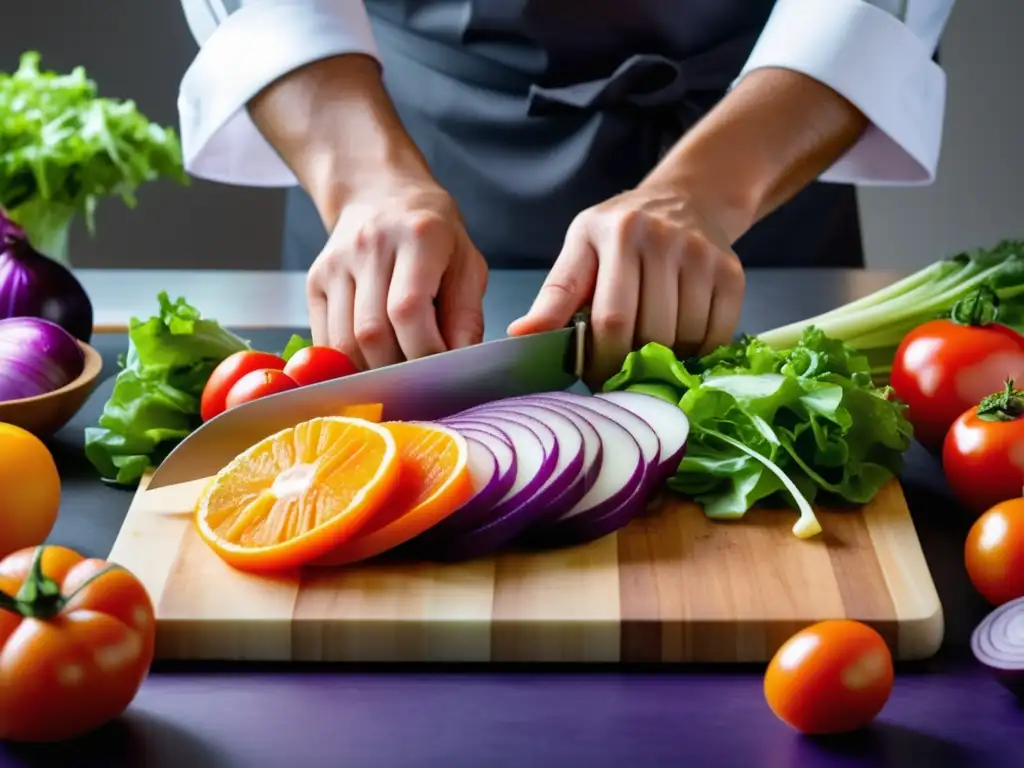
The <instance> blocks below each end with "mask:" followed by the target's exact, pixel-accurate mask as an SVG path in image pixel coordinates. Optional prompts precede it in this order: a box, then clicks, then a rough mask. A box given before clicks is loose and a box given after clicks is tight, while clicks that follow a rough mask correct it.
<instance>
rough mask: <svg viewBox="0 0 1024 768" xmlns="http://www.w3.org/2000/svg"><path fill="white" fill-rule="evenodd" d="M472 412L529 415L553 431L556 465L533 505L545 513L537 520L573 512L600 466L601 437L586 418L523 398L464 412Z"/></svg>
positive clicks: (554, 517) (500, 401) (498, 402)
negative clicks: (555, 446)
mask: <svg viewBox="0 0 1024 768" xmlns="http://www.w3.org/2000/svg"><path fill="white" fill-rule="evenodd" d="M474 413H495V414H501V413H517V414H522V415H525V416H532V417H533V418H535V419H539V420H540V421H542V422H543V423H545V424H547V425H548V426H549V427H551V429H552V430H554V433H555V438H556V439H557V441H558V454H559V456H558V466H556V468H555V471H554V472H553V473H552V475H551V477H550V478H548V482H547V484H546V485H545V487H544V488H541V489H540V490H539V491H538V492H537V496H536V497H535V499H536V500H535V502H533V503H534V504H536V505H537V506H543V507H544V510H538V514H537V519H538V520H545V519H547V520H554V519H556V518H558V517H560V516H561V515H563V514H565V513H566V512H568V511H569V510H570V509H572V508H573V507H574V506H575V505H576V503H577V502H578V501H579V500H580V499H582V498H583V497H584V495H586V493H587V491H589V490H590V489H591V487H593V485H594V481H595V480H596V479H597V472H598V471H599V470H600V466H601V465H600V460H601V454H602V445H601V436H600V435H598V434H597V430H596V429H594V427H593V426H592V425H591V424H590V423H589V422H588V421H586V419H583V418H582V417H580V416H579V415H577V414H575V413H573V412H572V411H568V410H562V411H559V410H557V409H555V408H550V407H548V406H546V405H536V404H534V403H533V402H532V401H530V400H526V399H523V398H512V399H508V400H499V401H497V402H495V403H490V404H488V405H483V406H478V407H476V408H472V409H470V410H469V411H466V412H465V415H472V414H474ZM559 488H561V490H560V491H559V490H558V489H559Z"/></svg>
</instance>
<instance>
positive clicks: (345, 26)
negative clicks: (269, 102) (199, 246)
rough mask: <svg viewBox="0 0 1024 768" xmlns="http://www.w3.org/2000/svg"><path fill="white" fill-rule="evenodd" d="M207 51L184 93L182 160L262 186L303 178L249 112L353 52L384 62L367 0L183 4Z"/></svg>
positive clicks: (188, 75) (206, 173)
mask: <svg viewBox="0 0 1024 768" xmlns="http://www.w3.org/2000/svg"><path fill="white" fill-rule="evenodd" d="M181 4H182V8H183V10H184V12H185V18H186V19H187V20H188V24H189V27H190V29H191V30H192V34H193V36H194V37H195V38H196V41H197V42H198V43H199V46H200V48H199V52H198V54H197V55H196V57H195V59H194V60H193V61H192V64H191V66H189V68H188V70H187V71H186V72H185V75H184V77H183V78H182V81H181V87H180V90H179V93H178V115H179V120H180V127H181V144H182V154H183V156H184V163H185V169H186V170H187V171H188V172H189V173H191V174H192V175H194V176H197V177H199V178H204V179H210V180H212V181H219V182H224V183H228V184H239V185H245V186H257V187H283V186H294V185H295V184H297V183H298V182H297V180H296V178H295V176H294V174H293V173H292V172H291V170H290V169H289V168H288V166H287V165H285V163H284V161H282V160H281V158H280V156H279V155H278V154H277V152H276V151H275V150H274V148H273V147H272V146H271V145H270V143H269V142H268V141H267V140H266V139H265V138H264V137H263V135H262V134H261V133H260V132H259V130H258V129H257V128H256V126H255V125H254V124H253V122H252V119H251V118H250V117H249V112H248V110H247V109H246V104H247V103H248V102H249V100H250V99H252V97H254V96H255V95H256V94H258V93H259V92H260V91H261V90H263V89H264V88H265V87H266V86H267V85H269V84H270V83H272V82H274V81H275V80H277V79H278V78H280V77H282V76H283V75H285V74H287V73H288V72H291V71H293V70H295V69H298V68H299V67H302V66H304V65H306V64H310V63H312V62H314V61H319V60H321V59H325V58H328V57H330V56H336V55H341V54H348V53H361V54H366V55H369V56H373V57H374V58H377V59H378V60H379V57H378V55H377V47H376V44H375V42H374V39H373V32H372V30H371V28H370V21H369V17H368V15H367V12H366V8H365V7H364V5H363V2H362V0H181Z"/></svg>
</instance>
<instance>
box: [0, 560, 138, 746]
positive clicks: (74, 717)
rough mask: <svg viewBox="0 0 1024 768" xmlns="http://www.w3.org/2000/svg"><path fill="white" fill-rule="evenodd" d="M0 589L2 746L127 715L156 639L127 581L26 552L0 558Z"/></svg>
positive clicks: (111, 571)
mask: <svg viewBox="0 0 1024 768" xmlns="http://www.w3.org/2000/svg"><path fill="white" fill-rule="evenodd" d="M0 590H2V592H3V594H2V595H0V609H2V610H0V739H5V740H10V741H24V742H37V741H59V740H63V739H69V738H73V737H76V736H80V735H82V734H84V733H87V732H89V731H92V730H93V729H95V728H98V727H99V726H101V725H103V724H104V723H106V722H108V721H110V720H112V719H114V718H115V717H117V716H118V715H120V714H121V713H122V712H124V710H125V709H127V708H128V705H129V704H131V702H132V700H133V699H134V698H135V695H136V693H138V690H139V687H140V686H141V685H142V681H143V680H144V679H145V677H146V674H147V672H148V671H149V666H150V664H151V663H152V661H153V651H154V643H155V635H156V622H155V621H154V618H153V604H152V602H151V601H150V599H149V595H148V594H147V593H146V589H145V587H143V586H142V584H141V582H139V580H138V579H136V578H135V576H133V575H132V574H131V573H129V572H128V571H126V570H125V569H123V568H121V567H119V566H116V565H113V564H109V563H106V562H104V561H103V560H95V559H85V558H83V557H82V556H81V555H79V554H78V553H76V552H73V551H71V550H70V549H65V548H64V547H33V548H29V549H23V550H21V551H19V552H15V553H14V554H12V555H9V556H8V557H6V558H4V559H3V560H2V561H0Z"/></svg>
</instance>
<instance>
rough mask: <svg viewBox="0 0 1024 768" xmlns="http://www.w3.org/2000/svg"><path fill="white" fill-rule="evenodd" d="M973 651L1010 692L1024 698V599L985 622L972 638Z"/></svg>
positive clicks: (996, 611)
mask: <svg viewBox="0 0 1024 768" xmlns="http://www.w3.org/2000/svg"><path fill="white" fill-rule="evenodd" d="M971 651H972V652H973V653H974V657H975V658H976V659H977V660H978V661H980V662H981V663H982V664H984V665H985V666H986V667H988V669H989V671H991V672H992V674H994V675H995V677H996V679H997V680H998V681H999V682H1000V683H1002V684H1003V686H1005V687H1006V689H1007V690H1009V691H1010V692H1012V693H1013V694H1015V695H1016V696H1019V697H1022V698H1024V597H1019V598H1017V599H1016V600H1011V601H1010V602H1008V603H1004V604H1003V605H1000V606H999V607H998V608H996V609H995V610H994V611H992V612H991V613H989V614H988V616H986V617H985V618H984V619H982V621H981V623H980V624H979V625H978V626H977V627H976V628H975V630H974V632H973V633H972V635H971Z"/></svg>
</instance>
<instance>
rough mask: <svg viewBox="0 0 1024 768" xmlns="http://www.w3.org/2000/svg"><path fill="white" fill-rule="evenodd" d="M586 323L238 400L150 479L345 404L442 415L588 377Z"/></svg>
mask: <svg viewBox="0 0 1024 768" xmlns="http://www.w3.org/2000/svg"><path fill="white" fill-rule="evenodd" d="M585 331H586V323H585V320H584V319H582V318H579V319H577V320H576V321H575V322H574V324H573V325H572V326H570V327H568V328H562V329H559V330H557V331H548V332H546V333H535V334H531V335H529V336H516V337H509V338H505V339H498V340H496V341H489V342H485V343H483V344H476V345H474V346H471V347H464V348H463V349H457V350H452V351H450V352H442V353H440V354H437V355H431V356H430V357H423V358H419V359H417V360H410V361H407V362H404V363H399V364H397V365H391V366H387V367H386V368H378V369H376V370H371V371H365V372H363V373H356V374H353V375H351V376H346V377H344V378H340V379H334V380H331V381H325V382H322V383H320V384H313V385H311V386H307V387H302V388H300V389H294V390H291V391H289V392H281V393H279V394H276V395H268V396H267V397H263V398H260V399H258V400H253V401H251V402H248V403H244V404H242V405H238V406H235V407H234V408H231V409H230V410H227V411H225V412H224V413H222V414H220V415H219V416H216V417H214V418H213V419H210V421H207V422H206V423H204V424H203V425H202V426H201V427H199V428H198V429H197V430H196V431H195V432H193V433H192V434H191V435H189V436H188V437H186V438H185V439H184V440H183V441H182V442H181V443H179V444H178V445H177V446H176V447H175V448H174V450H172V451H171V452H170V453H169V454H168V455H167V458H165V459H164V460H163V462H162V463H161V464H160V466H159V467H158V468H157V470H156V472H155V473H154V474H153V476H152V478H151V479H150V481H149V488H159V487H161V486H165V485H174V484H177V483H183V482H187V481H190V480H198V479H199V478H202V477H209V476H210V475H214V474H216V473H217V472H219V471H220V470H221V469H222V468H223V467H224V466H225V465H226V464H227V463H228V462H230V461H231V460H232V459H233V458H234V457H235V456H237V455H238V454H239V453H241V452H242V451H244V450H245V449H246V448H248V447H249V446H251V445H253V444H254V443H256V442H258V441H259V440H261V439H263V438H264V437H267V436H268V435H272V434H274V433H275V432H279V431H280V430H282V429H287V428H288V427H293V426H295V425H296V424H299V423H300V422H303V421H307V420H309V419H313V418H317V417H318V416H331V415H334V414H337V413H340V412H341V409H342V408H343V407H344V406H347V405H359V404H361V403H382V404H383V406H384V418H385V419H387V420H389V421H403V420H404V421H408V420H423V421H427V420H430V419H437V418H441V417H443V416H448V415H450V414H452V413H455V412H457V411H460V410H462V409H464V408H470V407H472V406H474V405H480V404H482V403H486V402H490V401H492V400H499V399H501V398H503V397H513V396H515V395H525V394H532V393H535V392H551V391H554V390H559V389H566V388H568V387H570V386H572V385H573V384H575V383H576V382H577V381H579V380H580V378H581V377H582V372H583V353H584V348H585Z"/></svg>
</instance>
